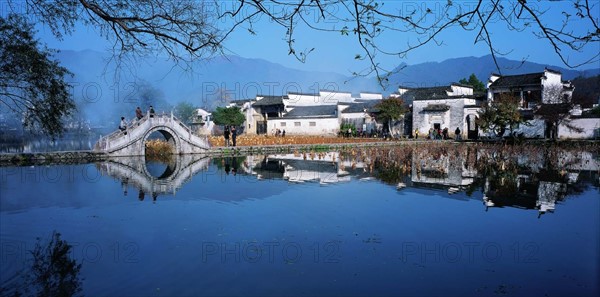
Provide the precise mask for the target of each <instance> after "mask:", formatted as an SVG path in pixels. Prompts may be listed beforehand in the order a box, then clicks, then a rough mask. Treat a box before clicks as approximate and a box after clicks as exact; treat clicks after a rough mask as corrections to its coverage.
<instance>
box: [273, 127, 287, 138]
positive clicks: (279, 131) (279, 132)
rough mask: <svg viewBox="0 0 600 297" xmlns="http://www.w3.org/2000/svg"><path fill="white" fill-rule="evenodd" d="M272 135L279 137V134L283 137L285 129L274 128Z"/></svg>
mask: <svg viewBox="0 0 600 297" xmlns="http://www.w3.org/2000/svg"><path fill="white" fill-rule="evenodd" d="M273 135H275V136H276V137H279V136H281V137H285V129H283V130H279V128H278V129H275V133H273Z"/></svg>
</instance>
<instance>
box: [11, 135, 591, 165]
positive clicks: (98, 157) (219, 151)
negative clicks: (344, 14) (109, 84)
mask: <svg viewBox="0 0 600 297" xmlns="http://www.w3.org/2000/svg"><path fill="white" fill-rule="evenodd" d="M418 144H447V145H482V144H483V145H485V144H506V143H505V142H502V141H454V140H427V139H423V140H388V141H373V142H340V143H319V144H277V145H255V146H236V147H232V146H230V147H224V146H215V147H212V148H211V149H209V150H207V151H206V152H203V153H199V154H192V155H197V156H206V157H215V156H229V155H252V154H291V153H294V152H310V151H328V150H344V149H351V148H358V147H360V148H363V147H388V146H401V145H418ZM561 144H600V141H598V140H558V141H550V140H536V139H532V140H526V141H524V142H523V143H521V144H506V145H561ZM128 157H132V156H122V157H115V156H110V155H108V154H106V153H104V152H100V151H94V150H81V151H53V152H38V153H0V167H9V166H30V165H54V164H56V165H58V164H64V165H69V164H89V163H94V162H102V161H106V160H108V159H110V158H128Z"/></svg>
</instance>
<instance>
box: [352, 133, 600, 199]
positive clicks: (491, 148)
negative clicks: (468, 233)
mask: <svg viewBox="0 0 600 297" xmlns="http://www.w3.org/2000/svg"><path fill="white" fill-rule="evenodd" d="M598 151H599V146H598V144H587V145H585V144H578V145H573V144H568V143H567V144H551V145H533V144H532V145H528V144H526V145H515V146H511V145H504V144H498V145H495V144H473V145H456V144H454V143H443V142H442V143H440V142H431V143H419V144H418V145H409V144H407V145H403V146H396V147H383V148H382V147H379V148H354V149H351V150H347V151H342V152H340V159H341V160H342V161H345V162H346V163H351V164H354V163H360V162H364V163H365V168H368V171H369V172H370V173H372V174H373V175H374V176H375V177H377V178H378V179H380V180H382V181H383V182H386V183H390V184H394V183H398V182H401V181H404V180H407V179H410V177H411V174H412V175H414V176H413V179H414V178H416V179H417V180H420V179H421V177H422V176H427V177H428V178H431V179H432V180H436V179H438V180H441V179H445V180H446V181H448V180H450V181H454V180H461V179H462V178H463V176H462V175H464V176H472V177H473V182H472V183H470V184H468V185H465V186H463V187H462V189H463V190H465V192H466V193H467V195H471V194H472V193H474V192H475V191H478V190H479V191H489V192H490V194H491V196H494V197H514V196H516V195H521V196H532V195H536V194H537V193H536V191H537V185H538V184H539V183H540V182H552V183H567V182H568V173H569V172H570V171H573V170H574V168H577V166H576V165H575V164H580V163H581V155H582V153H583V152H591V153H592V154H595V155H596V156H597V154H598ZM486 182H487V188H486V186H485V185H486ZM575 189H577V187H575ZM582 190H583V189H581V190H580V191H582Z"/></svg>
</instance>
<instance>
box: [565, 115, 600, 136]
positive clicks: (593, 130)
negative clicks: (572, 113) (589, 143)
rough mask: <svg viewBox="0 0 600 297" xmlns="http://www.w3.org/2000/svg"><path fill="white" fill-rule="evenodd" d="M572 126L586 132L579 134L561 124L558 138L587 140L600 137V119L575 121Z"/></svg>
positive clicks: (572, 121)
mask: <svg viewBox="0 0 600 297" xmlns="http://www.w3.org/2000/svg"><path fill="white" fill-rule="evenodd" d="M570 124H571V125H573V126H576V127H578V128H583V129H584V131H583V132H581V133H578V132H576V131H572V130H571V129H569V128H568V127H567V126H565V125H563V124H561V125H559V126H558V138H572V139H586V138H599V137H600V118H591V119H573V120H571V123H570Z"/></svg>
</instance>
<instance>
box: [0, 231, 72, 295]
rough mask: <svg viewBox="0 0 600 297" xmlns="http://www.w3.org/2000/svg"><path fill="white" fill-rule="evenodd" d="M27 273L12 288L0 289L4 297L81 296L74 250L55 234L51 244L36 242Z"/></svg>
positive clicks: (15, 278)
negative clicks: (72, 256)
mask: <svg viewBox="0 0 600 297" xmlns="http://www.w3.org/2000/svg"><path fill="white" fill-rule="evenodd" d="M30 252H31V256H32V259H31V260H29V261H28V263H27V265H26V269H25V270H23V271H21V272H18V273H17V274H16V275H15V277H13V280H14V281H12V282H11V283H10V284H8V285H7V286H5V285H3V286H2V287H0V295H2V296H77V295H78V294H79V293H81V282H82V279H81V278H80V276H79V272H80V270H81V264H78V263H77V261H75V260H74V259H72V258H71V254H72V246H71V245H70V244H68V243H67V241H65V240H63V239H61V236H60V233H57V232H56V231H54V232H52V235H51V238H50V240H49V241H48V242H46V243H43V242H42V241H41V239H40V238H38V239H37V242H36V244H35V247H34V249H33V250H32V251H30Z"/></svg>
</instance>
